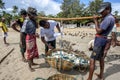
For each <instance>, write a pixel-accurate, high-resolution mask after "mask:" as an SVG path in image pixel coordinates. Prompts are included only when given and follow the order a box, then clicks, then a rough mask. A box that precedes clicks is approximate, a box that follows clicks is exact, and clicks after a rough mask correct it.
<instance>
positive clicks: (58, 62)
mask: <svg viewBox="0 0 120 80" xmlns="http://www.w3.org/2000/svg"><path fill="white" fill-rule="evenodd" d="M46 61H47V62H48V64H49V65H50V66H51V67H53V68H56V69H58V70H71V69H73V67H74V64H73V63H72V62H69V61H66V60H63V59H61V58H58V59H57V58H46Z"/></svg>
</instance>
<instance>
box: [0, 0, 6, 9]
mask: <svg viewBox="0 0 120 80" xmlns="http://www.w3.org/2000/svg"><path fill="white" fill-rule="evenodd" d="M4 5H5V3H4V2H2V0H0V9H4V8H5V7H4Z"/></svg>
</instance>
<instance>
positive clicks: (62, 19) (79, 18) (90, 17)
mask: <svg viewBox="0 0 120 80" xmlns="http://www.w3.org/2000/svg"><path fill="white" fill-rule="evenodd" d="M98 17H99V18H100V16H98ZM38 18H39V19H46V20H58V21H65V20H83V19H93V16H89V17H76V18H48V17H41V16H38Z"/></svg>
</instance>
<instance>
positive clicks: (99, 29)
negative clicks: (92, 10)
mask: <svg viewBox="0 0 120 80" xmlns="http://www.w3.org/2000/svg"><path fill="white" fill-rule="evenodd" d="M93 20H94V22H95V29H96V32H97V34H101V33H102V32H103V30H102V29H101V28H100V26H99V22H98V18H97V17H96V16H94V17H93Z"/></svg>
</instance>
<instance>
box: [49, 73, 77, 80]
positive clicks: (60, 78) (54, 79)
mask: <svg viewBox="0 0 120 80" xmlns="http://www.w3.org/2000/svg"><path fill="white" fill-rule="evenodd" d="M47 80H76V78H75V77H73V76H70V75H67V74H55V75H53V76H50V77H49V78H48V79H47Z"/></svg>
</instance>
